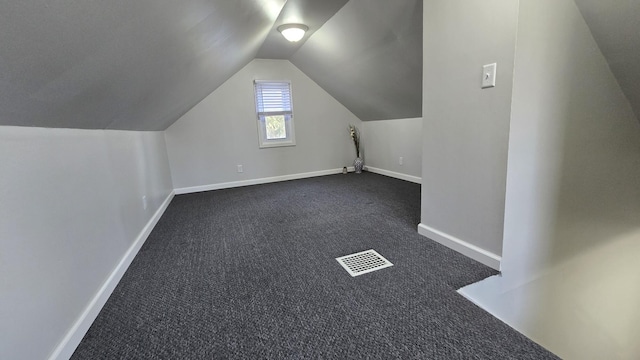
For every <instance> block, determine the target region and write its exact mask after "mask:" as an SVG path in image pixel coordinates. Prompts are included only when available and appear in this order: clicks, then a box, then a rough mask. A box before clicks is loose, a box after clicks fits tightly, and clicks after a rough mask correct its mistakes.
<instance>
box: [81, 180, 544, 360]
mask: <svg viewBox="0 0 640 360" xmlns="http://www.w3.org/2000/svg"><path fill="white" fill-rule="evenodd" d="M419 220H420V186H419V185H417V184H412V183H408V182H405V181H401V180H396V179H392V178H389V177H385V176H381V175H376V174H371V173H363V174H360V175H358V174H348V175H342V174H340V175H332V176H324V177H317V178H311V179H304V180H295V181H288V182H281V183H274V184H265V185H258V186H250V187H244V188H235V189H227V190H218V191H211V192H203V193H197V194H189V195H180V196H176V197H175V198H174V200H173V201H172V203H171V205H170V206H169V208H168V209H167V211H166V212H165V214H164V216H163V217H162V219H161V220H160V222H159V223H158V225H157V226H156V228H155V229H154V230H153V232H152V233H151V235H150V237H149V238H148V239H147V242H146V243H145V245H144V246H143V248H142V249H141V251H140V253H139V254H138V255H137V257H136V258H135V260H134V261H133V263H132V264H131V266H130V268H129V269H128V271H127V272H126V274H125V275H124V277H123V279H122V281H121V282H120V284H119V285H118V287H117V288H116V290H115V291H114V293H113V294H112V296H111V297H110V299H109V301H108V302H107V304H106V305H105V307H104V308H103V310H102V312H101V313H100V315H99V316H98V318H97V319H96V321H95V322H94V324H93V325H92V327H91V329H90V330H89V332H88V333H87V334H86V336H85V338H84V339H83V340H82V343H81V344H80V346H79V347H78V348H77V350H76V352H75V353H74V355H73V357H72V358H73V359H123V358H126V359H213V358H229V359H261V358H269V359H300V358H317V359H331V358H333V359H358V358H370V359H378V358H379V359H391V358H402V359H551V358H554V359H555V357H554V356H553V355H552V354H551V353H549V352H548V351H546V350H544V349H543V348H542V347H540V346H538V345H537V344H535V343H533V342H532V341H530V340H528V339H527V338H526V337H524V336H523V335H521V334H519V333H518V332H517V331H515V330H513V329H511V328H510V327H508V326H507V325H505V324H503V323H502V322H500V321H499V320H497V319H495V318H493V317H492V316H491V315H489V314H488V313H486V312H484V311H483V310H481V309H480V308H478V307H476V306H475V305H473V304H472V303H470V302H469V301H467V300H466V299H464V298H463V297H462V296H461V295H459V294H458V293H456V289H458V288H460V287H462V286H464V285H467V284H469V283H473V282H475V281H478V280H480V279H483V278H485V277H487V276H490V275H493V274H495V272H494V271H493V270H491V269H489V268H487V267H485V266H483V265H481V264H479V263H477V262H474V261H473V260H470V259H468V258H466V257H464V256H462V255H460V254H458V253H456V252H454V251H452V250H449V249H448V248H446V247H444V246H441V245H439V244H437V243H435V242H433V241H430V240H428V239H426V238H424V237H422V236H420V235H418V234H417V231H416V226H417V224H418V223H419ZM368 249H374V250H376V251H378V252H379V253H380V254H381V255H382V256H384V257H386V258H387V259H388V260H389V261H391V262H392V263H393V264H394V266H392V267H389V268H386V269H382V270H379V271H376V272H372V273H369V274H365V275H361V276H358V277H351V276H350V275H349V274H347V272H346V271H345V270H344V269H343V268H342V267H341V266H340V265H339V264H338V262H337V261H336V260H335V258H336V257H339V256H343V255H348V254H351V253H355V252H359V251H363V250H368Z"/></svg>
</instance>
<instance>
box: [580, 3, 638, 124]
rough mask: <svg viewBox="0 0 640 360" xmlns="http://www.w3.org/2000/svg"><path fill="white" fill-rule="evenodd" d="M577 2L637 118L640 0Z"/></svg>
mask: <svg viewBox="0 0 640 360" xmlns="http://www.w3.org/2000/svg"><path fill="white" fill-rule="evenodd" d="M576 5H578V8H579V9H580V12H582V16H584V18H585V21H586V22H587V24H588V25H589V28H590V29H591V33H592V34H593V37H594V38H595V40H596V42H597V43H598V46H599V47H600V50H601V51H602V53H603V54H604V56H605V58H606V59H607V61H608V63H609V67H610V68H611V71H612V72H613V74H614V75H615V77H616V79H617V80H618V83H619V84H620V87H621V88H622V91H624V93H625V95H626V96H627V99H629V102H630V103H631V107H632V108H633V111H634V112H635V114H636V117H637V118H638V119H640V0H616V1H602V0H576Z"/></svg>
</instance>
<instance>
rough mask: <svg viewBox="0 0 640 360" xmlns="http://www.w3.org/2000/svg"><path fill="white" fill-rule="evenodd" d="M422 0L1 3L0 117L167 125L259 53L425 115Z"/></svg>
mask: <svg viewBox="0 0 640 360" xmlns="http://www.w3.org/2000/svg"><path fill="white" fill-rule="evenodd" d="M345 4H347V5H345ZM420 5H421V1H419V0H394V1H387V0H351V1H349V2H348V0H288V1H287V0H233V1H231V0H182V1H170V0H135V1H130V0H109V1H100V0H53V1H51V0H21V1H2V2H0V125H18V126H39V127H62V128H84V129H123V130H164V129H166V128H167V127H168V126H169V125H171V124H172V123H173V122H175V121H176V120H177V119H178V118H179V117H180V116H182V115H183V114H184V113H186V112H187V111H188V110H189V109H190V108H192V107H193V106H194V105H195V104H197V103H198V102H199V101H200V100H202V99H203V98H205V97H206V96H207V95H208V94H210V93H211V92H212V91H214V90H215V89H216V88H217V87H218V86H220V85H221V84H222V83H223V82H224V81H226V80H227V79H229V78H230V77H231V76H232V75H233V74H234V73H236V72H237V71H238V70H240V69H241V68H242V67H244V66H245V65H246V64H247V63H249V62H250V61H251V60H252V59H253V58H255V57H264V58H283V59H292V60H293V61H294V63H295V64H296V65H297V66H298V67H299V68H300V69H302V70H303V71H304V72H306V73H307V74H309V75H310V76H311V77H312V78H313V79H315V80H316V82H318V83H319V84H320V85H321V86H324V87H325V89H326V90H327V91H328V92H329V93H330V94H331V95H333V96H334V97H336V99H338V100H339V101H341V102H342V103H343V104H344V105H346V106H347V107H348V108H349V109H351V110H352V112H354V113H355V114H356V115H358V116H359V117H361V118H362V119H363V120H370V119H377V118H399V117H413V116H419V115H420V107H421V102H422V100H421V98H420V91H421V89H420V87H421V85H420V79H421V76H420V71H421V67H422V65H421V51H420V48H421V46H422V43H421V40H420V37H421V18H422V16H421V11H420V9H419V6H420ZM336 12H337V15H336V16H334V14H336ZM327 20H330V21H329V23H327V24H326V25H325V26H323V24H324V23H325V22H326V21H327ZM287 22H304V23H306V24H308V25H309V27H310V31H309V33H308V35H307V36H306V37H305V39H303V40H302V41H301V42H299V43H297V44H289V43H287V42H286V41H284V39H283V38H282V37H281V36H280V34H279V33H278V32H277V26H278V25H280V24H281V23H287ZM292 55H293V57H292Z"/></svg>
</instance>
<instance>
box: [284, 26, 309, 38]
mask: <svg viewBox="0 0 640 360" xmlns="http://www.w3.org/2000/svg"><path fill="white" fill-rule="evenodd" d="M307 30H309V27H308V26H307V25H303V24H284V25H280V26H278V31H280V33H281V34H282V36H284V38H285V39H287V40H289V41H291V42H296V41H300V39H302V38H303V37H304V33H305V32H307Z"/></svg>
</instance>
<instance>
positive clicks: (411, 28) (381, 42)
mask: <svg viewBox="0 0 640 360" xmlns="http://www.w3.org/2000/svg"><path fill="white" fill-rule="evenodd" d="M291 62H292V63H293V64H294V65H296V66H297V67H298V68H299V69H300V70H302V71H303V72H304V73H305V74H307V75H308V76H309V77H310V78H311V79H313V80H314V81H315V82H316V83H318V84H319V85H320V86H321V87H323V88H324V89H325V90H326V91H327V92H328V93H330V94H331V95H332V96H333V97H334V98H336V99H337V100H338V101H340V102H341V103H342V104H343V105H345V106H346V107H347V108H348V109H349V110H351V112H353V113H354V114H355V115H356V116H357V117H359V118H360V119H361V120H364V121H367V120H380V119H398V118H413V117H420V116H422V0H401V1H400V0H394V1H388V0H351V1H349V2H348V3H347V4H346V5H345V6H344V7H343V8H342V9H340V11H338V13H336V15H334V16H333V17H332V18H331V19H329V21H327V22H326V23H325V24H324V26H323V27H322V28H321V29H319V30H318V31H316V32H315V33H314V34H313V36H312V37H311V38H310V39H308V40H307V41H306V43H305V44H304V45H303V46H302V47H301V48H300V49H299V50H298V51H297V52H296V53H295V54H293V56H292V57H291Z"/></svg>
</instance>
